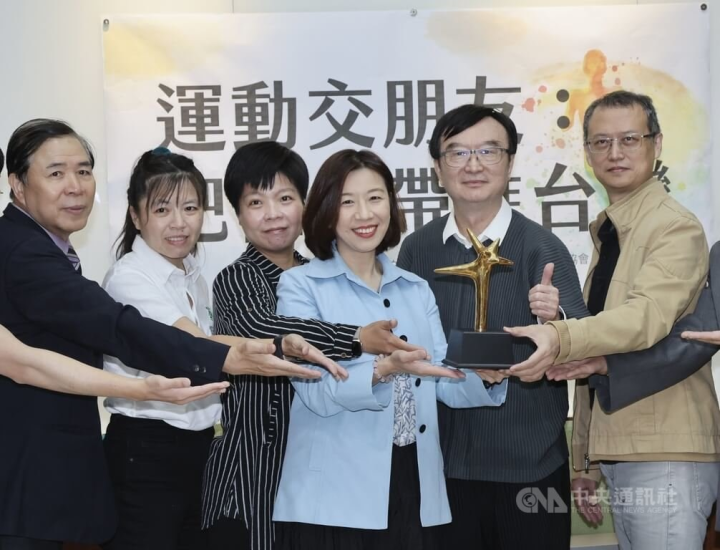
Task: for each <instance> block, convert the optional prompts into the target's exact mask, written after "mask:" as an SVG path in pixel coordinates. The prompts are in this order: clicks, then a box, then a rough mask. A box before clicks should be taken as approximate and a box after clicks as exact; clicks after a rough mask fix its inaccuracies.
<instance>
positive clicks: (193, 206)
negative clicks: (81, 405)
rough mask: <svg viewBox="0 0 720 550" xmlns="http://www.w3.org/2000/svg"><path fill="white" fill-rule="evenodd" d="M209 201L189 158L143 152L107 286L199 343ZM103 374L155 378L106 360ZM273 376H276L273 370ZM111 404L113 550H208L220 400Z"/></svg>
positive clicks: (299, 347) (303, 351)
mask: <svg viewBox="0 0 720 550" xmlns="http://www.w3.org/2000/svg"><path fill="white" fill-rule="evenodd" d="M206 204H207V183H206V182H205V178H204V177H203V176H202V174H201V173H200V172H199V171H198V169H197V168H196V167H195V165H194V164H193V162H192V161H191V160H190V159H189V158H187V157H185V156H182V155H178V154H174V153H171V152H170V151H169V150H167V149H165V148H158V149H155V150H153V151H148V152H146V153H145V154H143V155H142V157H140V160H139V161H138V162H137V164H136V166H135V168H134V170H133V173H132V176H131V178H130V185H129V188H128V205H129V206H128V211H127V216H126V220H125V226H124V228H123V232H122V234H121V236H120V239H119V240H120V244H119V246H118V261H117V262H116V263H115V265H113V267H112V268H111V269H110V271H108V273H107V275H106V276H105V281H104V283H103V287H104V288H105V290H106V291H107V292H108V294H110V295H111V296H112V297H113V298H114V299H116V300H117V301H119V302H121V303H124V304H127V305H131V306H133V307H135V308H137V309H138V310H140V312H141V313H142V314H143V315H144V316H146V317H150V318H152V319H155V320H156V321H160V322H163V323H165V324H168V325H172V326H175V327H177V328H180V329H183V330H186V331H187V332H190V333H192V334H194V335H196V336H200V337H208V335H210V334H211V327H212V311H211V309H210V302H209V298H208V288H207V284H206V282H205V279H204V278H203V277H202V275H201V273H200V265H199V264H198V261H197V259H196V258H195V255H194V253H195V250H196V247H197V242H198V239H199V238H200V233H201V230H202V224H203V216H204V211H205V205H206ZM215 339H222V340H223V341H225V340H226V339H227V337H215ZM227 343H230V342H227ZM274 343H275V344H276V348H280V347H282V351H281V352H280V353H279V356H281V355H282V352H284V353H287V354H291V355H307V356H308V357H309V356H314V357H315V358H316V359H318V360H320V361H321V363H323V364H325V365H326V366H327V367H328V368H329V370H331V371H332V372H333V373H334V374H336V375H340V376H342V375H346V373H344V371H343V370H342V369H340V368H339V367H337V366H336V365H335V364H334V363H332V362H329V361H328V360H326V359H324V358H323V357H322V356H321V355H320V354H319V352H318V351H317V350H316V349H315V348H313V347H312V346H309V345H308V344H307V342H305V341H304V340H303V339H302V338H300V337H298V336H296V335H288V336H287V337H285V339H284V340H278V341H277V342H274ZM272 359H273V360H274V359H275V358H272ZM105 370H107V371H110V372H115V373H119V374H123V375H125V376H132V377H146V376H148V373H146V372H143V371H139V370H137V369H133V368H130V367H128V366H126V365H124V364H123V363H122V362H120V361H119V360H118V359H117V358H114V357H107V356H106V358H105ZM272 374H275V375H277V372H275V373H272V372H268V373H267V375H272ZM105 407H106V408H107V410H108V411H110V412H111V413H112V417H111V420H110V424H109V426H108V429H107V435H106V438H105V452H106V457H107V460H108V466H109V469H110V477H111V480H112V482H113V486H114V489H115V496H116V503H117V507H118V517H119V524H118V529H117V532H116V534H115V537H114V538H113V539H112V540H111V541H110V542H109V543H107V545H106V548H109V549H111V550H125V549H134V550H138V549H147V550H175V549H188V550H190V549H192V550H196V549H202V548H204V547H205V544H204V540H203V538H202V532H201V530H200V502H201V498H200V494H201V484H202V475H203V469H204V466H205V461H206V459H207V456H208V449H209V446H210V442H211V440H212V438H213V434H214V430H213V426H214V424H215V423H216V422H217V421H218V420H219V418H220V411H221V407H220V400H219V398H218V397H217V395H212V396H210V397H207V398H205V399H202V400H198V401H195V402H193V403H188V404H187V405H172V404H167V403H160V402H137V401H130V400H127V399H121V398H109V399H107V400H106V401H105Z"/></svg>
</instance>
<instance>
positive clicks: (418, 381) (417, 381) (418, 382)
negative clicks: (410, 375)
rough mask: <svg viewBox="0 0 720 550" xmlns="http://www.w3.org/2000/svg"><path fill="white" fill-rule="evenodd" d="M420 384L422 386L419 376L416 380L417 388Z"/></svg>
mask: <svg viewBox="0 0 720 550" xmlns="http://www.w3.org/2000/svg"><path fill="white" fill-rule="evenodd" d="M419 386H420V379H419V378H418V379H417V380H415V387H416V388H417V387H419Z"/></svg>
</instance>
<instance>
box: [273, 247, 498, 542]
mask: <svg viewBox="0 0 720 550" xmlns="http://www.w3.org/2000/svg"><path fill="white" fill-rule="evenodd" d="M379 260H380V262H381V263H382V267H383V276H382V282H381V285H380V291H379V292H376V291H374V290H372V289H370V288H369V287H368V286H367V285H366V284H365V283H364V282H363V281H362V280H361V279H360V278H358V277H357V276H356V275H355V274H354V273H353V272H352V271H350V269H349V268H348V266H347V265H346V264H345V262H344V261H343V259H342V257H341V256H340V255H339V254H337V253H335V256H334V257H333V258H332V259H330V260H327V261H321V260H318V259H314V260H312V261H311V262H310V263H309V264H306V265H304V266H301V267H296V268H294V269H291V270H289V271H286V272H285V273H283V275H282V276H281V278H280V283H279V285H278V289H277V291H278V307H277V313H278V314H279V315H293V316H297V317H305V318H315V319H321V320H323V321H329V322H332V323H348V324H356V325H366V324H368V323H371V322H374V321H378V320H381V319H392V318H395V319H397V320H398V326H397V329H396V330H395V333H396V334H397V335H404V336H407V339H408V341H409V342H411V343H414V344H419V345H422V346H424V347H425V348H426V349H427V350H428V352H430V353H431V354H432V360H433V362H435V363H439V362H440V361H441V360H442V359H443V358H444V357H445V351H446V348H447V344H446V341H445V335H444V332H443V328H442V325H441V323H440V316H439V314H438V309H437V305H436V303H435V297H434V296H433V294H432V291H431V290H430V288H429V286H428V284H427V283H426V282H425V281H424V280H423V279H421V278H420V277H418V276H416V275H414V274H412V273H410V272H408V271H405V270H402V269H400V268H398V267H397V266H395V264H393V263H392V262H391V261H390V259H389V258H388V257H387V256H385V255H384V254H382V255H380V256H379ZM374 359H375V356H373V355H369V354H363V355H362V356H361V357H360V358H358V359H354V360H351V361H345V362H343V366H345V367H346V368H347V369H348V372H349V377H348V379H347V380H345V381H340V382H338V381H336V380H335V379H334V378H333V377H332V376H330V375H329V374H327V372H326V371H323V373H324V374H323V376H322V378H321V379H319V380H313V381H307V380H300V379H296V380H293V386H294V387H295V390H296V392H297V394H296V396H295V399H294V400H293V404H292V409H291V413H290V429H289V435H288V444H287V451H286V454H285V462H284V465H283V470H282V477H281V479H280V487H279V490H278V495H277V501H276V503H275V513H274V515H273V519H274V520H275V521H292V522H300V523H310V524H319V525H330V526H339V527H351V528H360V529H386V528H387V520H388V500H389V493H390V463H391V458H392V446H393V420H394V415H393V408H394V403H393V384H392V383H385V384H383V383H380V384H377V385H375V386H374V387H373V385H372V377H373V360H374ZM412 388H413V392H414V395H415V401H416V411H417V417H416V429H417V432H416V434H417V454H418V468H419V471H420V495H421V505H420V519H421V521H422V524H423V525H424V526H432V525H440V524H443V523H449V522H450V521H451V517H450V507H449V505H448V500H447V494H446V490H445V478H444V476H443V459H442V454H441V451H440V439H439V437H438V424H437V401H436V400H437V399H439V400H441V401H442V402H443V403H445V404H447V405H449V406H450V407H458V408H459V407H480V406H499V405H501V404H502V403H503V402H504V401H505V395H506V393H507V380H505V381H504V382H503V383H502V384H498V385H495V386H493V387H492V388H491V389H489V390H488V389H486V388H485V386H484V385H483V382H482V380H481V379H480V377H478V376H477V375H475V374H474V373H472V372H470V373H468V376H467V377H466V378H465V379H464V380H461V381H451V380H448V379H440V380H436V379H435V378H428V377H425V378H417V377H415V378H413V379H412Z"/></svg>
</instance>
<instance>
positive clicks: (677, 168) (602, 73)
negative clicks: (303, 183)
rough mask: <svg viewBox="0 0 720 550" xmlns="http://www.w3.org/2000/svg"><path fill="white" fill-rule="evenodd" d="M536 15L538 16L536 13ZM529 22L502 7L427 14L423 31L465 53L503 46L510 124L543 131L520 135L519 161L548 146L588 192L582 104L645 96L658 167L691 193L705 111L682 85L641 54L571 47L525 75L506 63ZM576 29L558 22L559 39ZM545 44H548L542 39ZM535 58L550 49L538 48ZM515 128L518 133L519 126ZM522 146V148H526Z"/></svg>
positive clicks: (699, 170) (533, 182)
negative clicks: (657, 142)
mask: <svg viewBox="0 0 720 550" xmlns="http://www.w3.org/2000/svg"><path fill="white" fill-rule="evenodd" d="M537 14H538V15H539V16H541V15H543V13H542V12H540V11H538V12H537ZM529 21H530V19H529V18H525V17H518V16H514V15H511V14H508V13H504V12H503V11H502V10H500V11H497V12H492V11H483V12H482V13H479V12H477V11H470V12H467V13H465V14H464V17H458V16H457V14H456V13H450V12H448V13H439V14H434V15H433V17H431V18H430V19H429V21H428V26H427V29H426V36H427V38H428V39H431V40H433V41H435V42H436V43H437V44H438V45H440V46H441V47H442V48H444V49H445V50H447V51H449V52H451V53H453V54H455V55H463V56H468V55H473V52H476V51H492V50H496V49H497V48H499V47H501V46H502V45H503V44H505V45H506V47H505V48H504V54H505V55H504V56H503V57H502V65H500V64H498V66H497V67H495V68H496V69H499V70H501V71H502V74H505V75H515V79H516V80H514V81H510V82H504V83H502V85H507V84H508V83H516V82H522V99H521V100H520V102H519V103H520V104H519V105H518V104H517V103H518V102H516V101H513V103H515V110H514V111H513V115H512V116H513V119H516V122H518V121H521V120H529V118H526V117H530V118H532V119H533V121H532V126H533V127H534V128H544V129H545V131H544V132H543V135H542V136H538V135H533V136H527V137H528V138H532V139H533V140H535V141H533V142H532V143H529V141H530V140H528V141H527V142H524V143H523V146H524V147H525V148H526V152H527V155H526V156H525V162H528V163H530V165H534V164H536V165H537V166H539V165H540V164H541V163H543V159H542V158H541V153H545V155H544V160H545V164H546V161H547V156H548V155H547V153H548V149H555V150H556V152H557V153H558V156H559V157H560V158H563V159H565V160H568V159H570V158H573V157H574V159H575V162H573V166H572V167H571V166H570V165H569V164H568V174H567V175H569V172H570V171H572V170H579V169H580V166H582V167H583V170H584V174H580V175H582V176H584V177H586V179H588V181H589V182H590V183H591V184H592V185H593V187H594V188H595V189H596V190H600V189H601V187H600V185H599V183H598V182H597V180H596V179H595V177H594V175H593V173H592V169H591V168H590V166H589V165H588V164H587V162H586V160H585V158H584V154H583V153H582V151H583V135H582V120H583V116H584V113H585V109H586V108H587V106H588V105H589V104H590V103H592V101H594V100H595V99H597V98H599V97H601V96H603V95H604V94H606V93H609V92H611V91H614V90H618V89H626V90H630V91H634V92H638V93H643V94H646V95H649V96H650V97H651V98H652V99H653V103H654V104H655V107H656V109H657V111H658V117H659V119H660V126H661V128H662V130H663V152H662V155H661V160H662V162H663V165H664V166H667V167H669V173H668V175H669V176H670V178H671V186H670V188H671V189H672V190H673V191H674V192H679V193H682V192H684V191H688V190H692V188H693V186H694V184H695V182H698V183H705V182H707V180H708V177H709V174H708V167H707V166H705V165H703V163H702V162H699V161H700V160H701V159H702V158H703V156H704V154H705V152H706V150H707V147H708V143H707V140H708V139H709V126H708V118H709V113H708V112H707V110H706V108H705V107H704V106H703V105H702V103H700V102H699V101H698V100H697V99H696V98H695V97H693V95H692V93H691V92H690V91H689V90H688V88H687V87H686V86H685V85H684V84H683V83H682V82H680V81H678V80H677V79H675V78H673V77H672V76H671V75H669V74H668V73H667V72H665V71H663V70H662V67H651V66H646V65H645V64H644V63H643V60H642V59H638V58H635V59H608V58H607V57H606V55H605V53H604V52H603V51H602V50H599V49H589V50H587V51H584V52H583V51H579V52H578V58H577V60H576V61H572V62H567V61H566V62H564V63H553V64H552V65H546V66H542V62H541V61H540V62H535V63H534V64H535V66H538V65H540V68H539V69H536V70H535V72H534V74H532V75H527V74H523V70H526V69H527V65H528V62H527V60H526V59H518V61H517V64H515V66H514V67H513V64H512V63H508V60H512V59H513V57H514V56H517V55H518V54H519V53H520V49H519V48H521V46H518V45H519V44H522V43H523V42H524V41H525V39H526V38H533V37H535V36H536V35H537V32H538V31H537V28H535V29H534V30H533V29H531V27H530V24H529ZM480 23H482V24H481V25H480ZM558 25H560V22H558ZM540 26H541V27H542V26H543V25H540ZM583 32H584V30H583V29H582V28H581V27H575V28H573V27H567V26H564V27H563V33H564V36H563V40H565V41H566V40H568V36H567V34H577V35H578V41H579V42H582V38H581V36H582V33H583ZM548 42H551V37H550V36H548ZM525 46H527V44H525ZM545 46H547V44H545ZM543 55H545V56H551V55H552V54H548V53H547V52H545V53H544V54H543ZM489 57H490V62H489V63H486V64H487V65H488V66H490V65H491V64H492V56H489ZM564 57H567V56H564ZM509 78H512V76H511V77H509ZM515 85H517V84H515ZM561 90H564V91H565V92H566V97H565V96H563V97H562V100H561V99H559V98H558V95H557V94H558V92H560V91H561ZM494 99H496V98H494ZM518 111H520V112H518ZM561 117H565V118H566V119H567V120H566V121H565V122H566V123H567V125H562V127H561V125H559V124H558V120H559V119H560V118H561ZM538 119H541V120H538ZM519 131H520V132H521V133H522V123H520V127H519ZM528 145H530V151H527V146H528ZM561 150H562V151H561ZM535 159H537V163H535V162H534V160H535ZM549 175H550V171H549V170H548V169H547V167H546V168H545V169H543V170H542V177H543V178H546V177H549ZM567 175H566V176H564V177H567ZM546 181H547V179H545V180H544V181H539V179H538V178H529V179H527V180H526V182H525V184H526V186H527V187H542V186H544V185H545V182H546ZM596 198H597V199H598V200H599V201H600V203H601V206H602V207H605V206H607V199H606V196H605V194H604V193H602V192H601V193H599V194H598V195H596ZM538 202H541V201H540V200H538Z"/></svg>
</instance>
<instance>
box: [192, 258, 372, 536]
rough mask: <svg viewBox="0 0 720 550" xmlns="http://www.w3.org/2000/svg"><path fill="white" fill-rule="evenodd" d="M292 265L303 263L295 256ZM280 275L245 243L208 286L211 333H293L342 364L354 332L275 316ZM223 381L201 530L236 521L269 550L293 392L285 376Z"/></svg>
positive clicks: (254, 335)
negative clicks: (225, 520)
mask: <svg viewBox="0 0 720 550" xmlns="http://www.w3.org/2000/svg"><path fill="white" fill-rule="evenodd" d="M295 259H296V260H297V262H298V263H300V264H304V263H306V262H307V260H306V259H305V258H303V257H302V256H301V255H300V254H298V253H297V252H296V253H295ZM282 272H283V270H282V268H280V267H278V266H277V265H275V264H274V263H273V262H271V261H270V260H269V259H268V258H266V257H265V256H264V255H262V254H261V253H260V252H259V251H258V250H257V249H256V248H255V247H254V246H253V245H252V244H248V246H247V249H246V250H245V252H244V253H243V254H242V256H240V258H238V259H237V260H236V261H235V262H234V263H232V264H230V265H229V266H228V267H226V268H225V269H223V270H222V271H221V272H220V274H219V275H218V276H217V278H216V279H215V282H214V284H213V301H214V320H213V324H214V327H213V332H214V333H215V334H226V335H231V336H243V337H246V338H272V337H274V336H277V335H278V334H289V333H295V334H300V335H301V336H303V337H304V338H305V339H306V340H307V341H308V342H310V343H311V344H313V345H314V346H316V347H317V348H318V349H320V350H321V351H322V352H323V353H324V354H325V355H326V356H328V357H330V358H332V359H335V360H339V359H346V358H347V357H349V356H350V355H351V348H352V341H353V338H354V336H355V332H356V330H357V328H358V327H356V326H352V325H333V324H330V323H324V322H322V321H317V320H307V319H299V318H296V317H282V316H279V315H276V314H275V308H276V306H277V297H276V294H275V293H276V289H277V284H278V281H279V280H280V275H282ZM230 382H231V386H230V388H228V391H227V392H226V393H225V394H223V396H222V429H223V433H222V436H220V437H217V438H215V440H214V441H213V443H212V446H211V449H210V456H209V458H208V462H207V466H206V468H205V476H204V480H203V503H202V504H203V511H202V514H203V517H202V526H203V528H204V529H207V528H209V527H210V526H212V525H213V523H214V522H215V521H217V520H218V519H220V518H222V517H226V518H242V519H243V520H244V521H245V525H246V526H247V528H248V531H249V534H250V541H251V547H252V549H253V550H269V549H271V548H272V547H273V540H274V530H273V524H272V514H273V505H274V502H275V496H276V493H277V487H278V483H279V481H280V468H281V467H282V463H283V456H284V453H285V444H286V440H287V429H288V423H289V419H290V404H291V402H292V397H293V389H292V385H291V384H290V382H289V381H288V379H287V378H286V377H277V378H268V377H262V376H230Z"/></svg>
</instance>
